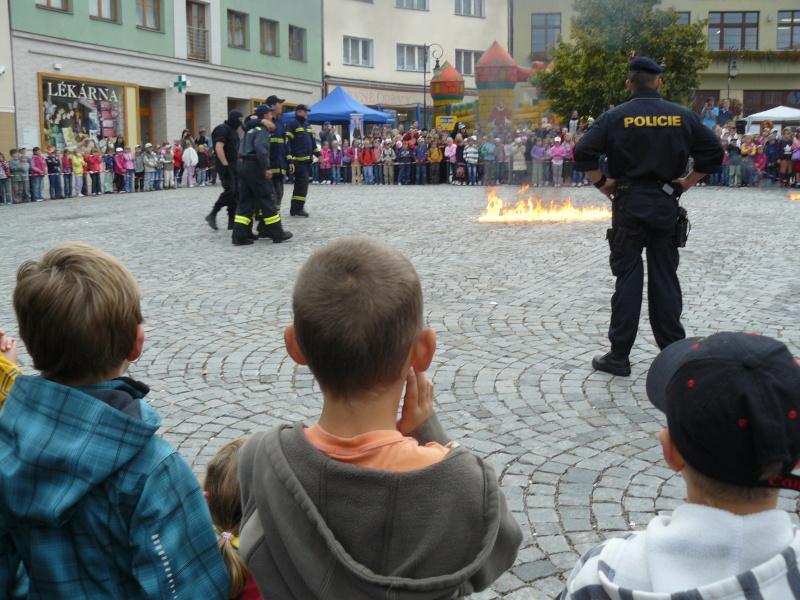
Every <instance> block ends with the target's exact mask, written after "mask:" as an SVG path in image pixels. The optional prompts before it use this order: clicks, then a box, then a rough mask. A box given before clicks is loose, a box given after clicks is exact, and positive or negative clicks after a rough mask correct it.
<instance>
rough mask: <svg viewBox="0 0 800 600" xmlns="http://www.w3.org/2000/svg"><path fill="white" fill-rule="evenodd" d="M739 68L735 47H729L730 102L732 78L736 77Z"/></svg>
mask: <svg viewBox="0 0 800 600" xmlns="http://www.w3.org/2000/svg"><path fill="white" fill-rule="evenodd" d="M738 74H739V69H737V68H736V55H734V53H733V48H729V49H728V102H730V101H731V79H736V76H737V75H738Z"/></svg>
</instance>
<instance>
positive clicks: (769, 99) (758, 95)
mask: <svg viewBox="0 0 800 600" xmlns="http://www.w3.org/2000/svg"><path fill="white" fill-rule="evenodd" d="M742 104H743V110H744V111H746V112H745V113H744V114H748V115H749V114H752V113H757V112H761V111H763V110H768V109H770V108H775V107H776V106H781V105H783V106H790V107H792V108H800V89H796V90H744V98H743V100H742Z"/></svg>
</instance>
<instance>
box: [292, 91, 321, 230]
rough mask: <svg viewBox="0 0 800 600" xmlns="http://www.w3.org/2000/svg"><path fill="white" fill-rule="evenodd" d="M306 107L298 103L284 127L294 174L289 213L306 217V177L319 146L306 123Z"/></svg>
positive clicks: (317, 154)
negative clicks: (292, 115)
mask: <svg viewBox="0 0 800 600" xmlns="http://www.w3.org/2000/svg"><path fill="white" fill-rule="evenodd" d="M307 118H308V107H307V106H306V105H305V104H298V105H297V108H295V109H294V119H292V120H291V121H290V122H289V125H288V126H287V128H286V137H287V139H288V140H289V156H288V157H287V158H288V160H289V172H290V173H293V174H294V189H293V190H292V207H291V209H290V210H289V214H290V215H291V216H293V217H307V216H308V213H307V212H306V209H305V206H306V194H308V178H309V175H310V174H311V161H312V160H313V158H312V157H313V156H319V148H317V143H316V141H315V140H314V133H313V132H312V131H311V127H310V126H309V125H308V122H307V121H306V119H307Z"/></svg>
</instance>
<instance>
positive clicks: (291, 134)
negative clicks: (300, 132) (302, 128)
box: [286, 131, 294, 139]
mask: <svg viewBox="0 0 800 600" xmlns="http://www.w3.org/2000/svg"><path fill="white" fill-rule="evenodd" d="M286 137H288V138H291V139H294V134H293V133H292V132H291V131H287V132H286Z"/></svg>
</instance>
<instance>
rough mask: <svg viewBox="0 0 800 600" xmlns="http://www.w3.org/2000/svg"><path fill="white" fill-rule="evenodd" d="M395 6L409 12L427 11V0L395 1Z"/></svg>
mask: <svg viewBox="0 0 800 600" xmlns="http://www.w3.org/2000/svg"><path fill="white" fill-rule="evenodd" d="M395 6H396V7H397V8H410V9H411V10H428V0H395Z"/></svg>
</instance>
